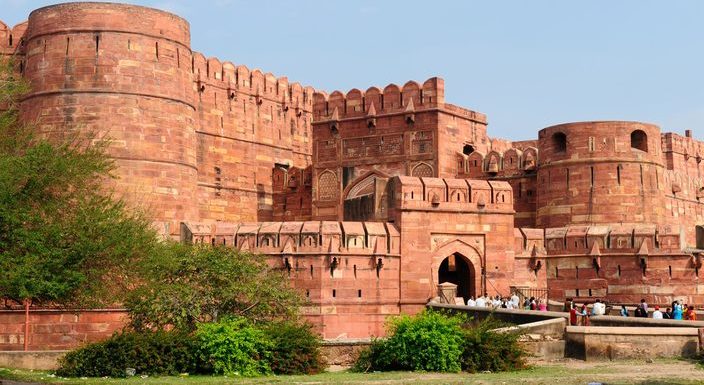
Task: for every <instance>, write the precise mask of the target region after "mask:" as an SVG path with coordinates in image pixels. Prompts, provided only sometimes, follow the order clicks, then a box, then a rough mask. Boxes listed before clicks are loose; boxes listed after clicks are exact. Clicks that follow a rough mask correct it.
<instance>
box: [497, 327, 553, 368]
mask: <svg viewBox="0 0 704 385" xmlns="http://www.w3.org/2000/svg"><path fill="white" fill-rule="evenodd" d="M566 326H567V320H566V319H564V318H562V317H560V318H553V319H550V320H545V321H538V322H531V323H527V324H522V325H517V326H511V327H506V328H501V329H496V331H497V332H504V333H510V332H518V333H521V334H522V335H521V337H520V339H519V341H520V343H521V345H522V346H523V348H525V350H526V351H527V352H528V353H529V354H530V355H531V358H533V359H538V360H554V359H560V358H564V357H565V338H564V337H565V327H566Z"/></svg>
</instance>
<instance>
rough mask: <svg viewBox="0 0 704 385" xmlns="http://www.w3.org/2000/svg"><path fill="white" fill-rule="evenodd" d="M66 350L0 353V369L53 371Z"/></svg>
mask: <svg viewBox="0 0 704 385" xmlns="http://www.w3.org/2000/svg"><path fill="white" fill-rule="evenodd" d="M66 352H67V351H66V350H45V351H41V352H0V368H14V369H28V370H54V369H56V367H57V362H58V361H59V359H60V358H61V357H63V356H64V354H66Z"/></svg>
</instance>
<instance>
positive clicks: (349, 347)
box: [321, 340, 371, 367]
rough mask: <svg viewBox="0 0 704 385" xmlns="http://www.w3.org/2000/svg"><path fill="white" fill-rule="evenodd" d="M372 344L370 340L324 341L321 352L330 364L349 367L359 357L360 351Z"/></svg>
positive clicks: (324, 359)
mask: <svg viewBox="0 0 704 385" xmlns="http://www.w3.org/2000/svg"><path fill="white" fill-rule="evenodd" d="M369 345H371V341H370V340H347V341H323V343H322V345H321V354H322V356H323V361H325V363H327V364H328V366H343V367H349V366H352V365H354V363H355V362H356V361H357V358H359V353H360V352H361V351H362V350H364V349H365V348H367V347H369Z"/></svg>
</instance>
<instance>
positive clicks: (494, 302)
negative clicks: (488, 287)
mask: <svg viewBox="0 0 704 385" xmlns="http://www.w3.org/2000/svg"><path fill="white" fill-rule="evenodd" d="M491 306H492V307H493V308H494V309H498V308H500V307H501V299H500V298H499V296H498V295H497V296H496V297H494V299H493V300H492V301H491Z"/></svg>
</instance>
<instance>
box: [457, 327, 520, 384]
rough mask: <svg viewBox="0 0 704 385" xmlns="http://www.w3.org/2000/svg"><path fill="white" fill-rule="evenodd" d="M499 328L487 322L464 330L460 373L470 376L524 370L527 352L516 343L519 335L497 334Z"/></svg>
mask: <svg viewBox="0 0 704 385" xmlns="http://www.w3.org/2000/svg"><path fill="white" fill-rule="evenodd" d="M501 326H502V325H501V324H500V323H499V322H497V321H496V320H493V319H492V318H487V319H485V320H484V321H482V322H481V323H479V324H478V325H476V326H475V327H472V328H467V329H465V330H464V338H465V347H464V353H463V354H462V369H463V370H466V371H468V372H471V373H475V372H480V371H485V370H489V371H492V372H501V371H508V370H518V369H523V368H525V367H526V361H525V356H526V352H525V350H523V348H521V346H520V345H519V343H518V337H519V336H520V335H519V334H518V333H497V332H493V331H492V330H493V329H496V328H499V327H501Z"/></svg>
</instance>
